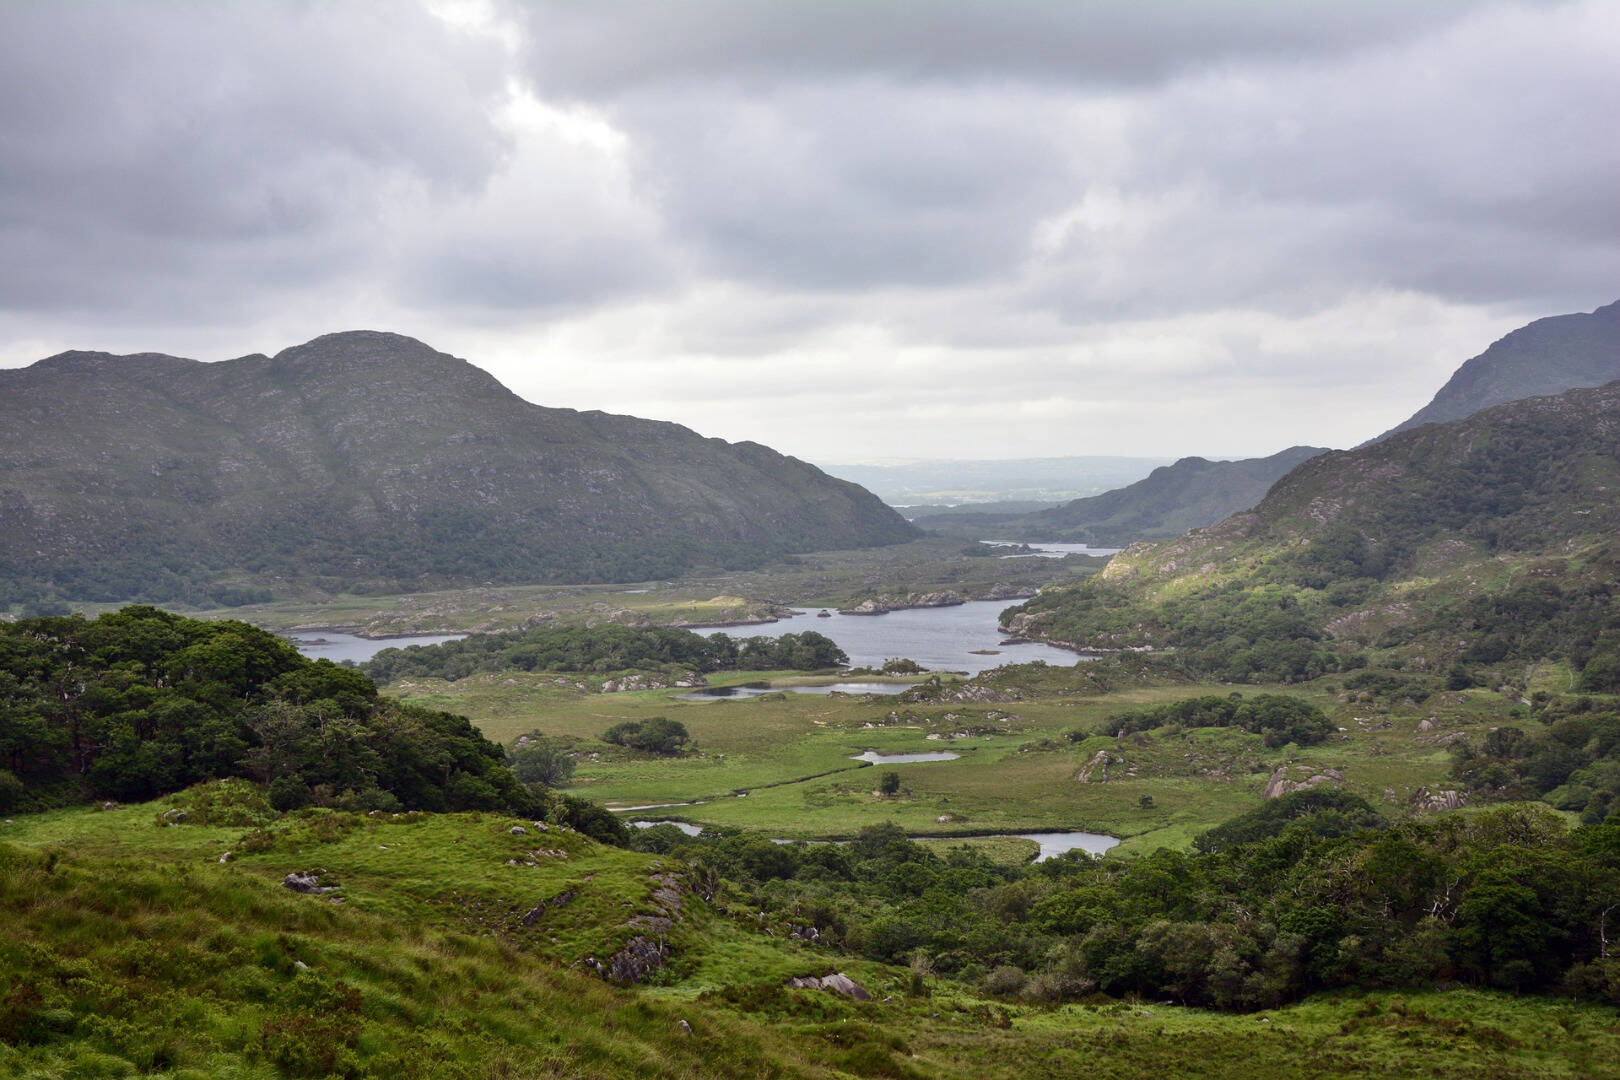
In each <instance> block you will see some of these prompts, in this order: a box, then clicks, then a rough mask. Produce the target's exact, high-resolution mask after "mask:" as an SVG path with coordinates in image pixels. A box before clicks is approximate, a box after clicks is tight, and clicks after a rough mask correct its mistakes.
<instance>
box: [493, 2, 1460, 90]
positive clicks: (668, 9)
mask: <svg viewBox="0 0 1620 1080" xmlns="http://www.w3.org/2000/svg"><path fill="white" fill-rule="evenodd" d="M1478 6H1482V3H1475V2H1473V0H1470V2H1468V3H1466V4H1465V3H1445V4H1441V3H1411V2H1406V0H1360V2H1357V3H1336V4H1328V3H1300V2H1298V0H1248V2H1243V3H1231V2H1224V0H1187V2H1182V3H1175V4H1165V3H1130V2H1118V0H1067V2H1061V3H1059V2H1052V0H950V2H945V3H940V2H937V0H883V2H881V3H870V4H856V3H833V2H826V0H772V2H770V3H757V2H754V0H688V2H683V3H678V4H671V3H665V2H661V0H629V2H620V3H608V4H597V3H575V2H569V0H551V2H543V3H532V4H518V5H514V7H513V10H514V12H516V13H517V14H518V16H519V17H522V18H524V19H526V21H527V25H528V26H529V29H530V38H531V48H532V55H533V61H532V71H533V74H534V77H535V79H536V81H537V83H538V85H540V86H541V87H542V88H544V89H545V90H546V91H548V92H554V93H559V94H563V95H579V96H583V97H593V98H594V97H600V96H611V95H613V94H616V93H619V92H621V91H625V90H629V89H634V88H637V87H645V86H648V85H657V84H664V83H670V82H696V83H709V82H716V81H722V82H724V81H732V82H737V83H742V84H746V85H749V86H759V85H770V84H774V83H778V82H782V81H797V80H802V79H806V78H821V77H826V76H848V75H861V74H873V73H876V74H878V75H880V76H881V77H884V78H891V77H892V78H899V79H908V80H922V81H945V82H958V81H961V80H964V79H966V80H988V81H992V82H998V81H1006V80H1009V79H1011V80H1015V81H1020V82H1022V81H1030V80H1037V81H1042V82H1053V83H1064V84H1071V85H1074V84H1077V85H1090V86H1097V85H1140V84H1142V83H1146V82H1151V81H1156V80H1162V79H1165V78H1167V77H1170V76H1172V75H1174V74H1176V73H1178V72H1181V71H1186V70H1190V69H1202V68H1207V67H1209V66H1212V65H1217V64H1222V63H1230V62H1236V61H1240V60H1252V59H1255V58H1263V57H1291V58H1303V57H1317V56H1322V55H1325V54H1330V53H1335V52H1340V51H1343V50H1346V49H1351V48H1357V47H1363V46H1368V45H1372V44H1376V43H1378V42H1382V41H1387V40H1392V39H1398V38H1399V37H1402V36H1404V35H1406V34H1409V33H1411V32H1413V31H1414V30H1415V29H1421V28H1423V27H1426V26H1432V25H1437V24H1441V23H1444V22H1447V21H1450V20H1452V19H1454V18H1456V17H1458V15H1459V13H1461V12H1462V11H1464V10H1466V9H1468V8H1473V7H1478Z"/></svg>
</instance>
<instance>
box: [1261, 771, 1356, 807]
mask: <svg viewBox="0 0 1620 1080" xmlns="http://www.w3.org/2000/svg"><path fill="white" fill-rule="evenodd" d="M1323 784H1333V785H1335V786H1343V784H1344V773H1342V772H1340V771H1339V770H1338V769H1317V768H1316V767H1315V766H1313V765H1279V766H1277V768H1276V769H1275V770H1274V771H1273V772H1272V774H1271V778H1270V779H1268V780H1267V781H1266V798H1268V799H1280V798H1282V797H1283V796H1284V795H1290V794H1292V793H1294V792H1296V791H1309V790H1310V789H1311V788H1314V787H1321V786H1322V785H1323Z"/></svg>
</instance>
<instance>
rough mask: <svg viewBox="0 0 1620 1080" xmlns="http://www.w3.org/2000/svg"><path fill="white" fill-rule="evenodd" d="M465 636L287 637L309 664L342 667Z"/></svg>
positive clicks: (324, 633)
mask: <svg viewBox="0 0 1620 1080" xmlns="http://www.w3.org/2000/svg"><path fill="white" fill-rule="evenodd" d="M466 636H467V635H466V634H418V635H415V636H414V637H388V638H363V637H356V636H355V635H353V634H340V633H338V632H337V631H335V630H306V631H300V632H298V633H295V634H290V635H288V638H289V640H291V641H292V643H293V645H294V646H295V647H296V648H297V649H298V651H299V652H301V653H303V654H304V655H305V656H307V657H309V658H310V659H311V660H330V661H332V663H334V664H341V663H342V662H343V661H345V660H353V661H354V662H355V663H356V664H363V663H365V662H366V661H367V660H370V659H371V658H372V657H373V656H376V655H377V654H378V653H380V652H382V651H383V650H384V649H404V648H408V647H410V646H412V645H438V644H440V643H442V642H446V641H459V640H460V639H461V638H464V637H466Z"/></svg>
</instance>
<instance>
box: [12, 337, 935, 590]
mask: <svg viewBox="0 0 1620 1080" xmlns="http://www.w3.org/2000/svg"><path fill="white" fill-rule="evenodd" d="M0 470H3V472H4V475H5V478H6V480H5V483H6V490H5V496H4V498H5V507H6V511H5V513H4V515H0V601H4V602H7V603H9V602H11V597H12V596H14V597H15V599H16V600H17V601H24V600H30V599H38V598H41V597H51V596H58V595H59V596H61V597H64V598H68V599H78V600H102V601H118V600H126V599H135V598H139V599H145V600H149V601H152V602H174V601H178V600H182V599H183V600H187V601H190V602H202V601H203V600H204V599H205V598H207V597H213V598H214V599H215V600H217V601H219V602H222V603H230V602H243V601H248V600H252V599H254V598H256V597H259V596H261V595H262V594H263V593H264V591H265V589H266V588H269V589H271V590H274V591H277V592H280V591H282V590H284V589H286V588H288V587H289V586H291V585H299V584H301V585H305V586H312V587H318V588H321V589H323V590H325V591H328V592H333V591H339V590H341V589H346V588H369V589H371V590H376V589H379V588H380V589H399V588H405V587H409V588H417V589H420V588H428V587H434V586H444V585H450V584H459V585H478V584H483V583H486V582H511V583H537V582H588V581H637V580H646V579H648V578H658V577H669V576H673V575H675V574H679V573H680V572H682V571H683V570H686V569H689V568H691V567H693V566H709V567H714V566H738V565H747V566H757V565H759V564H760V563H761V562H763V561H765V560H767V559H769V558H770V557H773V556H777V555H781V554H783V553H786V552H795V551H812V550H825V549H830V548H841V547H861V546H868V545H873V544H888V543H896V542H901V541H905V540H909V539H911V538H913V537H915V536H916V535H917V534H916V530H915V529H913V528H912V527H911V526H910V525H908V524H906V522H905V521H904V519H902V518H901V517H900V516H899V515H898V514H896V513H895V512H894V511H893V510H890V509H889V508H888V507H886V506H884V505H883V504H882V503H881V502H879V501H878V499H877V498H876V496H873V495H872V494H870V493H869V492H867V491H865V490H863V489H862V488H860V487H858V486H856V485H854V484H851V483H849V482H847V481H843V480H836V479H834V478H832V477H830V476H827V475H826V474H825V473H823V472H821V470H819V469H817V468H815V467H814V466H811V465H807V464H805V463H804V462H801V461H798V460H796V459H793V458H789V457H785V456H783V455H781V454H778V453H776V452H775V451H773V450H771V449H769V448H767V447H764V446H761V445H759V444H757V443H737V444H731V443H726V442H724V441H722V440H719V439H705V438H703V437H701V436H699V435H697V434H696V433H694V432H692V431H690V430H688V429H686V428H683V427H680V426H678V425H676V424H670V423H660V422H655V421H650V420H641V419H637V418H634V417H628V416H613V415H609V414H606V413H600V412H584V413H582V412H575V411H573V410H569V409H550V408H543V407H541V406H538V405H533V404H530V403H529V402H526V401H524V400H523V399H521V398H519V397H518V396H517V395H516V394H513V393H511V392H510V391H509V390H507V389H506V388H504V387H503V386H501V385H500V384H499V383H498V382H496V381H495V380H494V379H493V378H492V377H490V376H489V375H488V374H487V373H485V372H483V371H480V370H479V369H478V368H476V367H474V366H472V365H471V364H469V363H466V362H465V361H462V360H458V359H456V358H454V357H450V356H447V355H445V354H443V353H439V352H435V351H434V350H432V349H430V348H429V347H427V346H426V345H424V344H422V343H421V342H419V341H415V340H413V339H411V338H407V337H402V336H400V335H397V334H386V333H375V332H351V333H341V334H328V335H326V336H323V337H320V338H316V339H315V340H313V341H310V342H307V343H305V344H303V345H299V346H295V347H293V348H289V349H285V350H283V351H282V352H280V353H278V354H277V355H275V356H274V357H268V356H247V357H242V358H239V359H236V360H229V361H225V362H222V363H215V364H203V363H198V362H196V361H192V360H183V359H179V358H176V357H172V356H162V355H157V354H140V355H135V356H124V357H116V356H110V355H107V354H105V353H83V352H79V353H63V354H61V355H59V356H54V357H50V358H49V359H46V360H42V361H40V362H39V363H37V364H34V365H33V366H31V367H28V368H24V369H20V370H16V371H6V372H0ZM244 583H247V584H246V586H244Z"/></svg>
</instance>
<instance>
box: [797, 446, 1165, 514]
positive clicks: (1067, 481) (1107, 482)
mask: <svg viewBox="0 0 1620 1080" xmlns="http://www.w3.org/2000/svg"><path fill="white" fill-rule="evenodd" d="M1170 460H1171V459H1170V458H1145V457H1106V456H1092V457H1056V458H1009V459H1007V460H987V461H972V460H963V461H918V462H912V463H909V464H904V465H823V466H822V468H823V469H825V470H826V471H827V472H828V473H830V474H831V475H833V476H838V477H842V478H843V479H845V480H850V481H853V482H855V483H857V484H860V485H861V486H862V487H864V488H866V489H867V490H868V491H871V492H873V493H875V494H876V495H877V496H878V497H879V498H880V499H882V500H883V501H884V502H886V503H888V504H889V505H890V506H907V507H910V506H916V505H921V504H951V505H961V504H966V503H989V502H1046V503H1054V502H1063V501H1065V500H1068V499H1073V498H1076V497H1078V496H1081V495H1095V494H1098V493H1099V492H1104V491H1110V490H1112V489H1114V488H1117V487H1122V486H1124V485H1125V484H1129V483H1131V482H1132V481H1135V480H1140V479H1141V478H1142V477H1144V476H1146V475H1147V474H1148V473H1149V471H1151V470H1152V469H1153V468H1154V467H1156V466H1159V465H1166V464H1169V462H1170Z"/></svg>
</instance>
